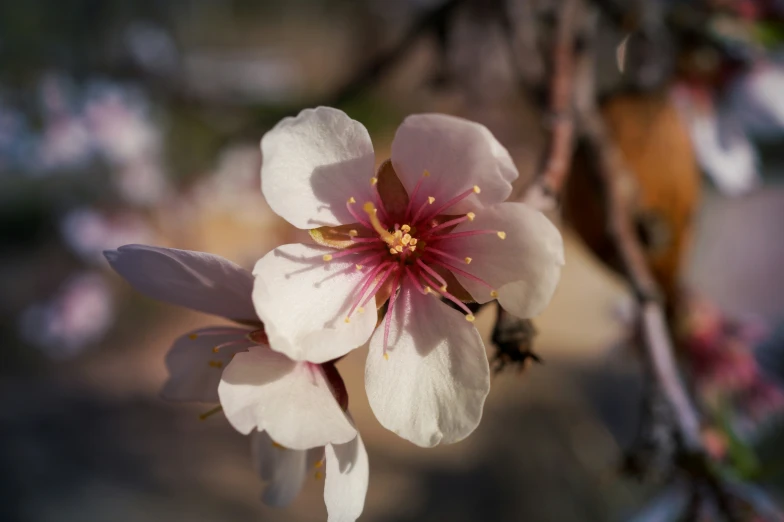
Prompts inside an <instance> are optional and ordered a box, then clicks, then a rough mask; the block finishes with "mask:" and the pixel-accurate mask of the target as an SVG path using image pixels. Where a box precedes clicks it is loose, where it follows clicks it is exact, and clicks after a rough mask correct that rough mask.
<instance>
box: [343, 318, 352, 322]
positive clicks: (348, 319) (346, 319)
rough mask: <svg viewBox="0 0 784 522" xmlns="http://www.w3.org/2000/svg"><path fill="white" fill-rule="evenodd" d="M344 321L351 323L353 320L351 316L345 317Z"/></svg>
mask: <svg viewBox="0 0 784 522" xmlns="http://www.w3.org/2000/svg"><path fill="white" fill-rule="evenodd" d="M343 322H345V323H350V322H351V318H350V317H346V318H345V319H343Z"/></svg>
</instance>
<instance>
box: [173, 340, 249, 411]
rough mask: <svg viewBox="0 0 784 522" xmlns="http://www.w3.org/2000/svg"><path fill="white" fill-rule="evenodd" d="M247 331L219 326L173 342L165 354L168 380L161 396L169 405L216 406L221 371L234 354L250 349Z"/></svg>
mask: <svg viewBox="0 0 784 522" xmlns="http://www.w3.org/2000/svg"><path fill="white" fill-rule="evenodd" d="M215 331H220V332H221V333H220V334H215V333H214V332H215ZM249 331H250V330H247V329H242V328H229V327H222V326H219V327H214V328H200V329H199V330H194V331H193V332H189V333H187V334H186V335H183V336H182V337H180V338H179V339H177V340H176V341H175V342H174V346H172V347H171V350H169V353H168V354H166V369H167V370H169V379H168V380H167V381H166V384H165V385H164V387H163V391H162V392H161V396H162V397H163V398H164V399H167V400H170V401H195V402H218V384H219V383H220V380H221V375H222V374H223V368H225V367H226V366H227V365H228V364H229V363H230V362H231V359H232V357H234V355H235V354H236V353H238V352H243V351H245V350H247V349H248V347H249V346H250V345H251V343H250V342H249V341H248V340H247V334H248V332H249ZM222 345H223V346H222ZM217 347H219V348H218V349H217V350H216V348H217Z"/></svg>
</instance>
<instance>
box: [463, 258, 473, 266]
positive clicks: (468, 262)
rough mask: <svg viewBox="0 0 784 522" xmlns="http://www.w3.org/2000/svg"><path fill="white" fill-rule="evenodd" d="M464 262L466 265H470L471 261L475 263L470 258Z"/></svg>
mask: <svg viewBox="0 0 784 522" xmlns="http://www.w3.org/2000/svg"><path fill="white" fill-rule="evenodd" d="M463 261H465V264H467V265H470V264H471V261H473V259H471V258H470V257H467V258H465V259H463Z"/></svg>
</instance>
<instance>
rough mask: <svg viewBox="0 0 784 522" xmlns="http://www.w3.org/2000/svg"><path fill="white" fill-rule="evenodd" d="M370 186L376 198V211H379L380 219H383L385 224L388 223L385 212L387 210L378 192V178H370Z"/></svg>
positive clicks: (387, 214) (387, 215)
mask: <svg viewBox="0 0 784 522" xmlns="http://www.w3.org/2000/svg"><path fill="white" fill-rule="evenodd" d="M370 185H371V186H372V187H373V193H374V195H375V196H376V205H377V206H378V209H379V210H380V211H381V217H382V218H383V219H384V221H385V222H387V223H388V222H389V221H390V219H389V212H387V208H386V207H385V206H384V200H383V199H381V193H380V192H379V191H378V178H376V177H373V178H370Z"/></svg>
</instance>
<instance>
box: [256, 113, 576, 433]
mask: <svg viewBox="0 0 784 522" xmlns="http://www.w3.org/2000/svg"><path fill="white" fill-rule="evenodd" d="M261 149H262V157H263V163H262V169H261V181H262V190H263V192H264V195H265V197H266V198H267V201H268V203H269V205H270V207H271V208H272V209H273V210H274V211H275V212H276V213H278V214H279V215H280V216H281V217H283V218H284V219H286V220H287V221H289V222H290V223H291V224H292V225H294V226H296V227H298V228H302V229H309V230H310V232H311V236H312V237H313V238H314V239H315V240H316V242H317V243H319V244H318V245H306V244H290V245H284V246H282V247H280V248H277V249H275V250H274V251H272V252H270V253H269V254H267V255H266V256H265V257H263V258H262V259H261V260H259V262H258V263H257V264H256V267H255V269H254V275H255V277H256V282H255V285H254V290H253V302H254V305H255V307H256V311H257V312H258V314H259V317H260V318H261V319H262V320H263V321H264V324H265V325H266V330H267V334H268V336H269V339H270V345H271V346H272V348H273V349H274V350H277V351H280V352H282V353H284V354H286V355H288V356H289V357H291V358H292V359H296V360H308V361H312V362H323V361H328V360H331V359H334V358H336V357H340V356H342V355H344V354H345V353H347V352H348V351H350V350H351V349H353V348H356V347H358V346H361V345H362V344H364V343H365V342H366V341H367V340H368V339H370V352H369V354H368V361H367V366H366V371H365V379H366V387H367V393H368V397H369V400H370V404H371V406H372V408H373V411H374V412H375V414H376V416H377V417H378V419H379V421H380V422H381V423H382V424H383V425H384V426H385V427H387V428H388V429H390V430H392V431H394V432H395V433H398V434H399V435H401V436H402V437H404V438H406V439H408V440H410V441H412V442H414V443H415V444H418V445H420V446H433V445H436V444H438V443H439V442H445V443H448V442H456V441H458V440H461V439H463V438H465V437H466V436H467V435H468V434H470V433H471V432H472V431H473V430H474V429H475V428H476V426H477V425H478V423H479V420H480V417H481V414H482V407H483V404H484V400H485V397H486V396H487V393H488V391H489V387H490V380H489V367H488V363H487V358H486V356H485V349H484V346H483V343H482V340H481V338H480V336H479V334H478V333H477V331H476V329H475V328H474V327H473V325H472V324H471V321H473V319H474V316H473V315H472V314H471V312H470V310H469V309H468V308H467V307H466V306H465V304H464V301H478V302H480V303H484V302H487V301H490V300H491V299H493V298H497V299H498V300H499V302H500V303H501V305H502V306H504V307H505V308H506V309H507V310H509V311H510V312H511V313H513V314H515V315H518V316H520V317H531V316H534V315H537V314H538V313H539V312H541V311H542V309H543V308H544V307H545V306H546V305H547V303H548V302H549V300H550V298H551V296H552V294H553V292H554V290H555V286H556V284H557V282H558V278H559V275H560V267H561V266H562V265H563V243H562V239H561V236H560V233H559V232H558V230H557V229H556V228H555V227H554V226H553V225H552V224H551V223H550V221H548V220H547V219H546V218H545V217H544V216H543V215H542V214H541V213H539V212H537V211H535V210H533V209H531V208H529V207H527V206H526V205H524V204H522V203H503V201H504V200H505V199H506V198H507V197H508V196H509V194H510V191H511V182H512V181H513V180H514V179H515V178H516V177H517V175H518V174H517V170H516V169H515V167H514V164H513V162H512V160H511V158H510V156H509V153H508V152H507V151H506V149H504V147H503V146H502V145H501V144H500V143H498V141H497V140H496V139H495V138H494V137H493V136H492V134H491V133H490V132H489V131H488V130H487V129H486V128H485V127H483V126H481V125H479V124H476V123H472V122H469V121H466V120H462V119H459V118H455V117H451V116H444V115H435V114H425V115H415V116H410V117H408V118H407V119H406V120H405V121H404V122H403V124H402V125H401V126H400V128H399V129H398V131H397V134H396V135H395V139H394V141H393V143H392V159H391V162H386V163H384V164H383V165H382V167H381V168H380V169H379V172H378V174H377V175H376V176H374V173H373V166H374V163H375V158H374V153H373V146H372V144H371V142H370V137H369V135H368V132H367V130H366V129H365V128H364V127H363V126H362V125H361V124H360V123H358V122H356V121H354V120H352V119H350V118H349V117H348V116H346V115H345V114H344V113H343V112H341V111H339V110H336V109H331V108H327V107H319V108H317V109H309V110H305V111H303V112H301V113H300V114H299V115H298V116H297V117H295V118H286V119H284V120H283V121H281V122H280V123H279V124H278V125H277V126H276V127H275V128H274V129H272V130H271V131H270V132H268V133H267V134H266V135H265V136H264V138H263V139H262V142H261ZM439 298H442V299H445V300H449V301H451V302H452V303H453V304H454V305H455V307H457V308H458V309H460V310H463V311H464V312H465V315H463V314H461V313H460V312H458V311H457V310H455V309H453V308H450V307H449V306H448V305H446V304H445V303H444V302H442V299H439ZM387 300H388V301H389V305H388V307H387V312H386V319H385V321H384V322H383V324H381V325H380V326H379V328H378V329H376V323H377V314H376V313H375V309H376V307H378V308H381V307H382V306H383V305H384V303H385V302H387ZM367 306H372V307H373V308H372V309H371V310H372V311H371V312H369V313H367V312H365V311H364V309H365V307H367ZM465 319H468V321H466V320H465ZM374 330H375V333H374ZM371 336H372V337H371Z"/></svg>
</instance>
